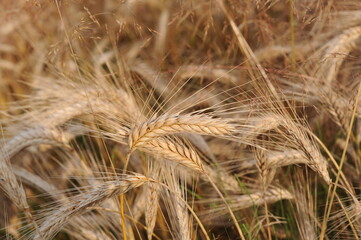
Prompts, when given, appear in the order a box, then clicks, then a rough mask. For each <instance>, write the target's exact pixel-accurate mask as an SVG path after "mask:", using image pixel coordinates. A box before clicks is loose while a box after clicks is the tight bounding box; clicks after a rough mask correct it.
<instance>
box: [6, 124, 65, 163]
mask: <svg viewBox="0 0 361 240" xmlns="http://www.w3.org/2000/svg"><path fill="white" fill-rule="evenodd" d="M67 142H68V135H67V134H66V133H63V132H62V131H60V130H59V129H56V128H47V127H42V126H37V127H33V128H30V129H27V130H24V131H21V132H19V133H18V134H17V135H16V136H14V137H12V138H11V139H9V140H8V141H7V142H6V143H5V145H4V146H3V150H2V152H3V153H4V154H6V157H7V158H9V159H11V158H12V157H13V156H14V155H15V154H16V153H18V152H19V151H21V150H22V149H24V148H26V147H29V146H31V145H39V144H48V145H61V144H66V143H67Z"/></svg>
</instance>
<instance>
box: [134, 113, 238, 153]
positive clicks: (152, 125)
mask: <svg viewBox="0 0 361 240" xmlns="http://www.w3.org/2000/svg"><path fill="white" fill-rule="evenodd" d="M233 130H234V127H233V125H232V124H230V123H228V122H227V121H226V120H220V119H215V118H212V117H210V116H207V115H204V114H203V115H202V114H196V115H191V114H185V115H179V114H174V115H167V114H166V115H162V116H161V117H158V118H152V119H150V120H149V121H146V122H143V123H142V124H140V125H138V126H136V127H134V128H133V129H132V130H131V132H130V134H129V146H130V148H131V149H134V148H135V147H138V146H141V145H142V144H145V143H146V142H147V141H150V140H151V139H153V138H155V137H159V136H162V135H167V134H174V133H182V132H187V133H197V134H203V135H221V136H222V135H227V134H230V133H231V131H233Z"/></svg>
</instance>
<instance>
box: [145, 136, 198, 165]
mask: <svg viewBox="0 0 361 240" xmlns="http://www.w3.org/2000/svg"><path fill="white" fill-rule="evenodd" d="M141 149H142V150H144V151H146V152H148V153H151V154H153V155H160V156H162V157H164V158H166V159H168V160H171V161H174V162H176V163H179V164H182V165H184V166H186V167H188V168H190V169H193V170H196V171H199V172H204V167H203V164H202V161H201V159H200V157H199V155H198V154H197V153H196V151H194V149H192V148H189V147H186V146H185V145H184V144H182V143H181V142H180V141H175V140H173V139H172V138H165V137H160V138H156V139H154V140H151V141H148V142H146V143H145V144H144V145H142V147H141Z"/></svg>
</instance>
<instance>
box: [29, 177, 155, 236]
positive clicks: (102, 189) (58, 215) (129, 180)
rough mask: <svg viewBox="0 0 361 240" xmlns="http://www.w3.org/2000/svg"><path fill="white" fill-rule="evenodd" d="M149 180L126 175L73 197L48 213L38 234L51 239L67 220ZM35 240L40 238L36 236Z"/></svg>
mask: <svg viewBox="0 0 361 240" xmlns="http://www.w3.org/2000/svg"><path fill="white" fill-rule="evenodd" d="M149 180H150V179H149V178H146V177H145V176H143V175H140V174H136V175H128V176H125V177H124V178H122V179H119V180H114V181H108V182H105V183H103V184H101V185H99V186H97V187H94V188H93V189H91V190H90V191H88V192H85V193H81V194H79V195H78V196H75V197H74V198H73V199H72V201H70V203H67V204H65V205H63V206H61V207H59V208H58V209H56V210H54V211H52V212H50V213H49V214H48V216H47V217H45V218H44V221H43V223H42V224H41V225H40V232H41V234H42V235H43V237H44V238H45V239H51V238H52V237H53V236H54V235H55V234H56V233H57V232H58V231H59V230H60V229H61V228H62V227H63V226H64V225H66V224H67V222H68V221H69V219H70V218H71V217H73V216H75V215H78V214H82V213H83V212H84V211H86V210H87V209H88V208H89V207H93V206H95V205H97V204H100V203H101V202H103V201H105V200H106V199H109V198H111V197H113V196H116V195H119V194H123V193H125V192H127V191H128V190H130V189H132V188H136V187H139V186H141V185H142V184H144V183H145V182H148V181H149ZM34 239H35V240H38V239H39V240H40V239H41V237H40V236H39V235H38V234H36V235H35V237H34Z"/></svg>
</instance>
